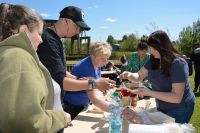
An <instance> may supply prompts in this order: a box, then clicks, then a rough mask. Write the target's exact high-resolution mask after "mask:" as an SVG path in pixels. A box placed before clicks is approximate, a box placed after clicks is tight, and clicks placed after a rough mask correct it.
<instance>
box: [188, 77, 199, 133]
mask: <svg viewBox="0 0 200 133" xmlns="http://www.w3.org/2000/svg"><path fill="white" fill-rule="evenodd" d="M189 80H190V85H191V87H192V89H194V73H193V75H192V76H190V77H189ZM195 95H196V104H195V110H194V113H193V115H192V118H191V120H190V122H189V123H190V124H192V125H193V126H194V127H195V129H196V133H200V94H197V93H196V94H195Z"/></svg>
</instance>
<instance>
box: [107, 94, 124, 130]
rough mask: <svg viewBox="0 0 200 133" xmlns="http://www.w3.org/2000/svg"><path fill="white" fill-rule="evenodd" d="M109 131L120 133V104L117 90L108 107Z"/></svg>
mask: <svg viewBox="0 0 200 133" xmlns="http://www.w3.org/2000/svg"><path fill="white" fill-rule="evenodd" d="M109 112H110V113H111V115H110V119H109V133H122V117H121V113H122V105H121V100H120V98H119V94H118V92H114V94H113V104H111V106H110V108H109Z"/></svg>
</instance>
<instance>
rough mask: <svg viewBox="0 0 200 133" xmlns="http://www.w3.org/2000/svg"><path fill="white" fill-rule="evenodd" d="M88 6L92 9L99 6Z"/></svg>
mask: <svg viewBox="0 0 200 133" xmlns="http://www.w3.org/2000/svg"><path fill="white" fill-rule="evenodd" d="M88 8H89V9H93V8H95V9H97V8H99V6H98V5H94V6H89V7H88Z"/></svg>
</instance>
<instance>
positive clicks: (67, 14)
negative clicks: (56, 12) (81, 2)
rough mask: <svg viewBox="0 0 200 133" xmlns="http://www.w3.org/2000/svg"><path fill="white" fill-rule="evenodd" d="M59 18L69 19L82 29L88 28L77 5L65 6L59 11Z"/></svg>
mask: <svg viewBox="0 0 200 133" xmlns="http://www.w3.org/2000/svg"><path fill="white" fill-rule="evenodd" d="M60 18H68V19H71V20H72V21H73V22H74V23H76V24H77V25H78V26H80V27H81V29H82V30H90V27H89V26H88V25H87V24H86V23H85V21H84V13H83V11H82V10H81V9H80V8H78V7H75V6H68V7H65V8H64V9H63V10H62V11H60Z"/></svg>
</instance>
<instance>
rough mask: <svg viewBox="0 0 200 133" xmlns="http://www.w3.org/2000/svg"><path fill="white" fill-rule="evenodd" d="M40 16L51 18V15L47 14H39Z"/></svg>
mask: <svg viewBox="0 0 200 133" xmlns="http://www.w3.org/2000/svg"><path fill="white" fill-rule="evenodd" d="M40 15H41V16H42V17H49V16H51V15H50V14H48V13H40Z"/></svg>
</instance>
